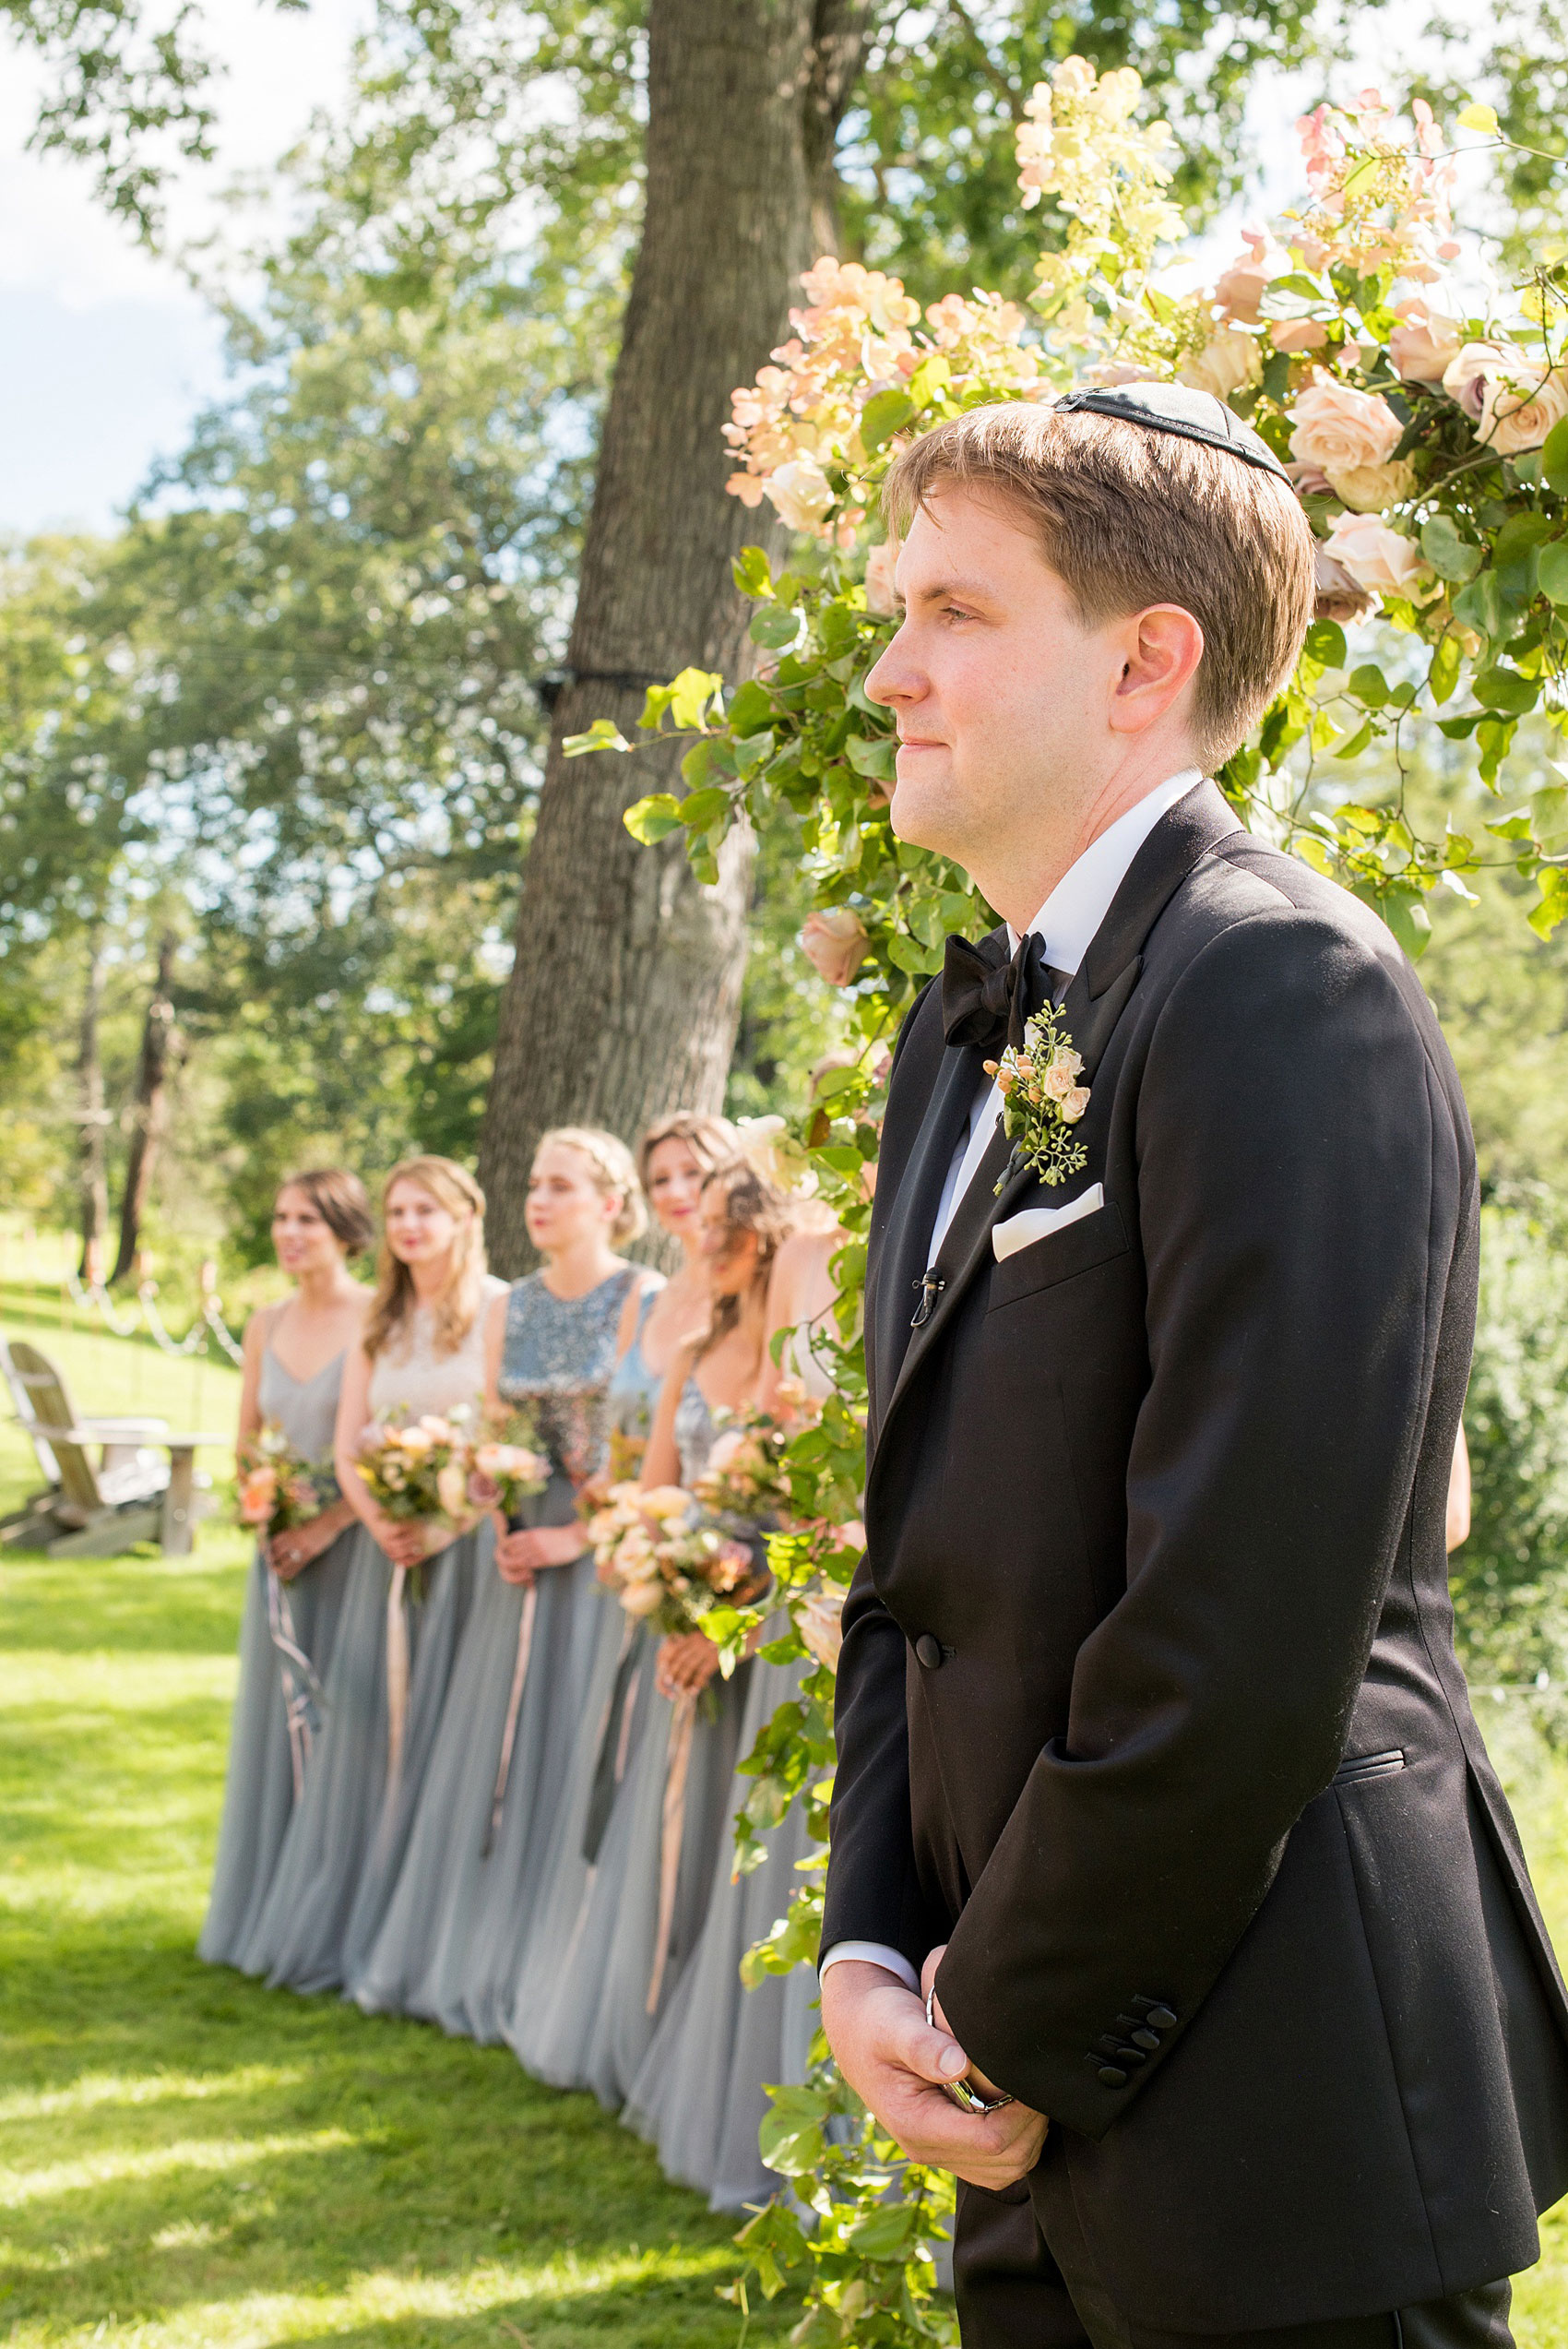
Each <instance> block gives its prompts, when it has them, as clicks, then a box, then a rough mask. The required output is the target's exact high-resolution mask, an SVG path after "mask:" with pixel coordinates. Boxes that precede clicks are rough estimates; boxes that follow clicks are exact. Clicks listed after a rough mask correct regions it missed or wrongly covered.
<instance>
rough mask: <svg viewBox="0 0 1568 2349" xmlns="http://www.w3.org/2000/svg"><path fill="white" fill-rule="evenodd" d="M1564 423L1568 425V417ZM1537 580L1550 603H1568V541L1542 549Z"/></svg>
mask: <svg viewBox="0 0 1568 2349" xmlns="http://www.w3.org/2000/svg"><path fill="white" fill-rule="evenodd" d="M1562 422H1563V423H1568V416H1565V417H1564V418H1563V420H1562ZM1552 429H1553V431H1554V432H1561V430H1562V425H1561V424H1557V425H1553V427H1552ZM1536 579H1537V583H1538V586H1539V588H1540V591H1541V593H1542V594H1543V595H1544V596H1545V597H1546V599H1547V601H1548V602H1550V603H1568V540H1563V539H1554V540H1553V542H1552V543H1551V544H1550V546H1543V547H1542V548H1541V551H1540V562H1539V564H1538V566H1537V570H1536Z"/></svg>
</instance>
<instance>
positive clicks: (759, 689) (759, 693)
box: [730, 677, 778, 738]
mask: <svg viewBox="0 0 1568 2349" xmlns="http://www.w3.org/2000/svg"><path fill="white" fill-rule="evenodd" d="M777 714H778V713H777V712H776V710H775V709H774V707H773V696H772V695H771V694H770V693H769V692H768V690H767V688H766V686H759V685H758V683H757V681H756V679H755V678H754V677H748V678H747V679H746V682H745V684H744V685H743V686H737V687H736V689H735V691H734V692H733V693H732V694H731V697H730V731H731V733H733V734H734V735H736V736H737V738H739V737H742V736H744V735H746V734H754V733H760V732H761V730H762V728H763V727H765V726H771V725H772V723H773V721H774V718H775V717H776V715H777Z"/></svg>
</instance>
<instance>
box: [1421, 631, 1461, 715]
mask: <svg viewBox="0 0 1568 2349" xmlns="http://www.w3.org/2000/svg"><path fill="white" fill-rule="evenodd" d="M1461 658H1462V649H1461V646H1460V643H1459V639H1458V638H1457V637H1456V636H1455V635H1454V634H1453V633H1452V632H1450V634H1448V635H1447V636H1445V637H1443V638H1441V639H1440V641H1439V643H1438V646H1437V649H1436V650H1435V651H1434V652H1433V654H1432V656H1431V668H1430V669H1429V670H1428V672H1427V686H1428V689H1429V690H1430V692H1431V698H1432V699H1433V701H1435V702H1436V703H1437V704H1438V706H1439V708H1441V707H1442V705H1443V702H1445V701H1447V700H1448V699H1449V698H1450V697H1451V696H1452V694H1453V691H1454V688H1455V686H1456V685H1457V684H1458V682H1459V662H1460V660H1461Z"/></svg>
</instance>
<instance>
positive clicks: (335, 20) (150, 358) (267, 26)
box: [0, 0, 1426, 537]
mask: <svg viewBox="0 0 1568 2349" xmlns="http://www.w3.org/2000/svg"><path fill="white" fill-rule="evenodd" d="M1425 9H1426V0H1394V5H1392V6H1389V7H1387V8H1386V9H1385V10H1384V11H1383V12H1382V14H1381V18H1380V19H1379V20H1378V23H1377V43H1376V44H1372V56H1375V54H1376V46H1377V44H1381V45H1382V47H1383V54H1384V55H1386V54H1388V44H1389V43H1390V42H1393V43H1394V44H1395V45H1396V46H1397V47H1398V48H1399V49H1400V50H1401V51H1403V52H1407V53H1408V49H1409V47H1410V45H1411V43H1412V42H1415V41H1417V40H1419V34H1418V32H1417V27H1418V25H1419V23H1420V18H1421V16H1422V15H1424V13H1425ZM370 12H371V0H311V5H310V6H308V8H305V9H303V10H298V11H290V12H288V13H285V14H281V15H280V14H278V13H275V12H274V11H273V10H272V9H271V8H270V7H268V6H262V5H258V0H202V8H201V14H202V18H203V22H204V30H205V32H206V37H207V39H208V42H209V44H210V46H211V47H212V48H214V49H215V50H216V51H217V53H218V54H220V56H221V57H222V58H223V59H224V60H225V61H226V63H227V65H228V66H229V68H230V71H229V76H228V78H227V81H226V83H225V84H224V85H222V86H221V88H220V91H219V94H218V102H219V107H220V117H221V127H220V147H219V157H218V161H217V163H216V165H214V166H212V167H208V168H205V169H201V170H189V171H186V172H185V173H184V174H183V176H182V177H181V178H179V179H178V180H177V181H176V183H175V186H174V193H173V199H172V205H171V223H172V228H173V230H174V232H175V235H176V238H178V237H181V236H183V237H187V238H188V237H191V236H196V235H199V234H200V233H202V231H203V229H204V228H205V227H206V226H208V224H209V223H210V222H211V221H212V220H213V218H214V217H215V209H216V200H217V197H218V195H219V193H220V189H221V187H222V185H224V183H225V181H226V180H227V178H228V177H229V176H230V175H231V174H232V173H242V172H247V171H251V172H254V171H256V170H264V169H265V168H266V167H267V166H268V165H270V164H271V163H273V162H274V161H276V160H277V158H278V157H279V155H280V154H281V153H283V152H284V150H285V149H287V148H288V147H289V146H290V145H291V143H292V141H293V140H294V139H295V138H296V137H298V136H299V134H300V133H301V132H302V131H303V129H304V127H305V125H306V124H307V122H308V120H309V117H310V114H311V113H312V111H313V109H314V108H315V107H316V106H318V105H319V106H324V107H327V108H328V109H330V107H331V106H332V104H333V102H334V101H335V99H337V98H338V97H339V94H340V93H341V92H342V90H343V89H344V87H345V84H346V79H347V71H348V59H349V52H350V46H351V43H352V41H353V38H354V34H355V32H356V30H358V29H359V28H360V27H361V25H362V24H363V23H365V22H367V21H368V18H369V16H370ZM1362 37H1363V39H1365V40H1367V41H1368V42H1369V43H1370V42H1371V28H1370V27H1367V28H1365V29H1364V30H1363V35H1362ZM1372 56H1369V58H1368V61H1367V66H1366V67H1365V68H1363V66H1362V64H1361V61H1360V60H1359V59H1347V60H1346V61H1345V64H1344V66H1343V67H1342V70H1343V71H1345V73H1346V74H1347V78H1348V81H1349V82H1350V85H1351V86H1352V87H1359V86H1360V79H1361V78H1367V77H1368V74H1369V73H1370V72H1372V71H1375V66H1373V65H1372ZM40 81H41V75H40V72H39V69H38V68H37V66H35V65H34V64H33V62H32V61H31V60H30V59H29V58H27V57H26V56H18V54H17V53H16V51H15V50H14V49H13V48H12V47H11V45H10V42H9V41H8V39H7V37H6V35H4V34H0V537H6V536H13V535H27V534H29V533H30V532H32V531H40V530H45V529H54V528H60V527H65V526H76V527H82V528H87V529H89V530H97V531H102V530H108V529H111V528H112V527H113V521H114V518H115V514H116V512H117V510H118V509H119V508H121V507H123V506H124V505H125V501H126V500H127V499H128V498H129V497H130V496H131V495H133V493H134V492H135V491H136V489H137V485H138V484H139V483H140V482H141V481H142V480H143V478H144V477H145V475H146V473H147V471H148V467H149V466H150V465H151V463H152V462H153V460H154V459H155V458H156V457H158V456H160V455H172V454H173V453H175V452H176V451H177V450H178V449H179V448H180V447H181V446H182V444H183V442H184V437H185V435H186V431H187V428H188V426H189V424H190V423H191V421H192V419H193V418H194V417H195V416H196V414H197V413H198V411H200V409H201V408H202V407H203V406H204V405H205V404H206V403H207V402H208V400H210V399H212V398H213V397H214V396H216V395H218V394H219V393H220V392H221V390H222V388H223V385H224V371H223V359H222V346H221V337H220V331H219V328H218V327H217V325H216V323H215V322H214V320H213V318H212V316H210V314H209V312H208V310H207V308H206V307H205V305H204V304H203V303H202V301H201V299H200V297H199V296H198V295H197V294H196V292H193V291H192V289H191V288H190V286H189V285H188V284H187V283H186V282H185V280H184V279H183V278H182V276H181V274H180V272H179V270H178V268H176V266H175V265H174V264H173V263H172V262H171V261H165V260H160V259H157V258H155V257H154V256H151V255H150V254H148V253H147V252H146V251H145V250H143V249H142V248H141V247H139V246H138V245H137V243H136V242H135V239H134V238H133V237H132V235H131V234H130V233H129V232H128V231H127V230H126V229H125V228H123V227H121V226H120V225H119V224H118V223H117V222H115V221H113V220H112V219H111V218H110V217H109V215H108V214H107V213H105V212H104V211H103V210H102V209H100V207H99V206H98V205H97V204H96V203H95V201H94V198H93V195H92V190H91V185H90V179H89V173H88V172H87V171H86V170H85V169H84V168H83V167H81V166H79V165H77V164H74V163H72V162H70V161H65V160H61V159H57V158H53V157H42V156H37V155H30V154H29V153H28V152H27V151H26V146H27V138H28V134H29V131H30V126H31V123H32V118H33V109H34V101H35V100H36V95H37V91H38V89H39V87H40ZM1304 102H1306V101H1305V100H1304V97H1303V93H1302V89H1301V87H1300V86H1298V85H1294V84H1293V83H1292V82H1291V81H1290V80H1289V79H1287V78H1284V77H1277V76H1272V77H1271V76H1267V75H1265V77H1263V78H1262V79H1261V80H1260V83H1259V85H1258V87H1257V89H1255V92H1254V97H1253V107H1252V117H1253V119H1252V131H1253V143H1254V151H1256V152H1258V153H1259V154H1261V155H1262V156H1263V157H1265V159H1268V160H1269V161H1270V163H1271V164H1272V169H1265V187H1264V189H1263V190H1262V191H1260V193H1261V195H1262V197H1263V200H1264V201H1265V203H1270V204H1277V203H1278V202H1281V201H1283V200H1285V199H1286V198H1287V197H1289V195H1291V194H1293V193H1294V192H1295V191H1294V173H1293V171H1292V169H1291V160H1292V158H1293V156H1294V152H1295V141H1294V138H1293V137H1292V136H1291V134H1290V124H1291V121H1292V119H1293V117H1294V115H1295V114H1296V113H1297V112H1298V111H1299V109H1300V107H1301V104H1302V103H1304ZM1242 209H1243V212H1244V214H1245V216H1246V217H1252V216H1253V214H1254V213H1256V211H1257V210H1258V209H1259V201H1258V198H1256V197H1254V199H1253V202H1252V203H1251V204H1249V205H1247V206H1246V207H1244V208H1242ZM1232 227H1233V224H1228V225H1227V227H1226V228H1225V229H1223V230H1222V231H1221V232H1220V233H1219V234H1218V236H1217V237H1210V238H1206V240H1205V247H1206V251H1205V254H1204V258H1205V261H1207V260H1208V258H1209V255H1210V253H1211V252H1217V251H1218V246H1219V245H1220V244H1223V243H1224V242H1225V241H1226V239H1227V237H1228V236H1229V233H1231V228H1232ZM1221 257H1223V256H1221Z"/></svg>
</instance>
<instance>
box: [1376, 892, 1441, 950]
mask: <svg viewBox="0 0 1568 2349" xmlns="http://www.w3.org/2000/svg"><path fill="white" fill-rule="evenodd" d="M1383 918H1384V921H1385V922H1386V923H1387V924H1388V926H1389V928H1390V929H1391V930H1392V931H1393V933H1394V935H1395V936H1396V938H1397V939H1398V941H1399V943H1400V945H1401V946H1402V947H1403V948H1404V949H1405V951H1406V953H1407V954H1408V956H1409V958H1410V960H1411V961H1412V962H1419V961H1420V959H1421V956H1422V955H1423V954H1424V953H1425V952H1426V950H1427V948H1428V947H1429V946H1430V945H1431V914H1430V913H1429V912H1427V910H1426V907H1425V906H1424V905H1423V904H1422V903H1421V900H1420V898H1419V897H1412V896H1411V895H1410V893H1409V891H1408V889H1391V890H1390V891H1389V893H1388V895H1387V897H1386V898H1385V899H1384V903H1383Z"/></svg>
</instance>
